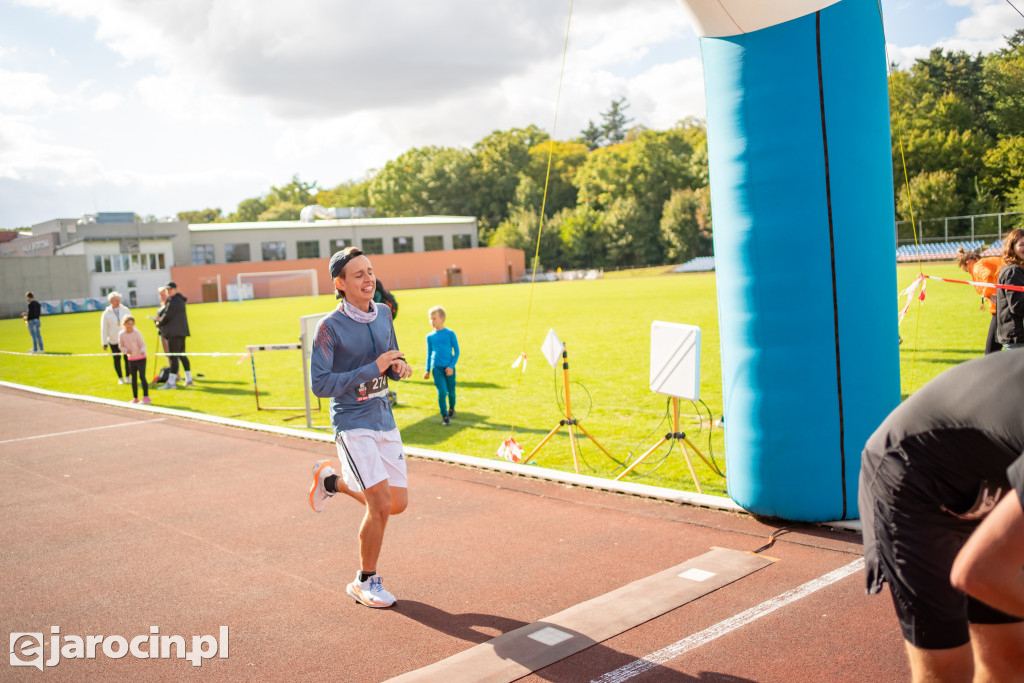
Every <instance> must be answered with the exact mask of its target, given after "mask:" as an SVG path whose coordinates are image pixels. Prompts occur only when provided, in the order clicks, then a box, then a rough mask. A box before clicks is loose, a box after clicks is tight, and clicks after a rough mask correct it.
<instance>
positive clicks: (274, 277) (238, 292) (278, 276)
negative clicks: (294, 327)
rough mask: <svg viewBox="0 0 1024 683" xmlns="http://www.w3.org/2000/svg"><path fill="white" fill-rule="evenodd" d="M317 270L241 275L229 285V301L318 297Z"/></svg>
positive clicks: (275, 271) (276, 271)
mask: <svg viewBox="0 0 1024 683" xmlns="http://www.w3.org/2000/svg"><path fill="white" fill-rule="evenodd" d="M318 293H319V286H318V282H317V276H316V270H315V269H312V268H310V269H308V270H270V271H266V272H263V273H239V274H238V275H236V276H235V282H234V283H231V284H228V299H229V300H231V301H244V300H246V299H276V298H278V297H283V296H317V294H318Z"/></svg>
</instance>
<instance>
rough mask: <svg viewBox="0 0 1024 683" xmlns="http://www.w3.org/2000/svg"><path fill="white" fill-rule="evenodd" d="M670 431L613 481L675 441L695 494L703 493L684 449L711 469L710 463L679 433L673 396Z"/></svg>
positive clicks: (676, 407)
mask: <svg viewBox="0 0 1024 683" xmlns="http://www.w3.org/2000/svg"><path fill="white" fill-rule="evenodd" d="M672 430H673V431H672V432H670V433H668V434H666V435H665V436H663V437H662V438H661V441H659V442H658V443H656V444H654V445H653V446H651V447H650V448H649V449H648V450H647V452H646V453H644V454H643V455H641V456H640V457H639V458H637V459H636V461H635V462H634V463H633V464H632V465H630V466H629V467H627V468H626V469H625V470H623V472H622V474H620V475H619V476H617V477H615V481H618V480H619V479H622V478H623V477H624V476H626V475H627V474H629V473H630V472H632V471H633V469H634V468H635V467H636V466H637V465H639V464H640V463H641V462H643V461H644V459H645V458H646V457H647V456H649V455H650V454H651V453H653V452H654V451H656V450H658V449H659V448H661V447H662V446H664V445H665V444H666V443H668V442H669V441H672V440H673V439H675V440H676V441H678V442H679V447H680V448H681V449H682V451H683V457H684V458H686V466H687V467H689V468H690V476H691V477H693V483H694V484H695V485H696V486H697V493H704V492H703V491H702V490H701V488H700V480H699V479H697V473H696V472H695V471H694V469H693V462H692V461H691V460H690V454H689V453H688V452H687V450H686V447H687V446H689V447H690V448H692V449H693V452H694V453H696V454H697V455H699V456H700V459H701V460H703V461H704V462H705V463H706V464H707V466H708V467H711V463H709V462H708V459H707V458H705V457H704V454H703V453H701V452H700V451H699V450H697V447H696V446H694V445H693V444H692V443H691V442H690V440H689V439H687V438H686V434H685V433H684V432H681V431H679V399H678V398H676V397H675V396H673V397H672ZM712 469H714V468H712Z"/></svg>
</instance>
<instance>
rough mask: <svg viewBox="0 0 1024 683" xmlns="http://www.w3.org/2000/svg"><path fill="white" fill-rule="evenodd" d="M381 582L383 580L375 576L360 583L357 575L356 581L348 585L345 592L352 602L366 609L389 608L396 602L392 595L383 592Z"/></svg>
mask: <svg viewBox="0 0 1024 683" xmlns="http://www.w3.org/2000/svg"><path fill="white" fill-rule="evenodd" d="M382 581H383V579H381V577H380V576H378V575H376V574H374V575H373V576H371V577H370V578H368V579H367V580H366V581H360V580H359V575H358V574H356V580H355V581H353V582H352V583H350V584H349V585H348V588H346V589H345V592H346V593H348V594H349V595H350V596H351V597H352V599H353V600H355V601H356V602H358V603H360V604H362V605H366V606H367V607H375V608H377V609H380V608H384V607H391V606H392V605H394V604H395V603H396V602H397V600H395V596H394V595H392V594H391V593H388V592H387V591H386V590H384V585H383V584H382Z"/></svg>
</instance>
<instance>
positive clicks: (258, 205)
mask: <svg viewBox="0 0 1024 683" xmlns="http://www.w3.org/2000/svg"><path fill="white" fill-rule="evenodd" d="M266 210H267V205H266V204H264V203H263V200H262V199H261V198H259V197H252V198H250V199H243V200H242V201H240V202H239V203H238V209H237V210H236V211H235V212H234V213H232V214H229V215H228V217H227V219H226V220H228V221H229V222H232V223H255V222H256V221H258V220H259V219H260V214H261V213H263V212H264V211H266Z"/></svg>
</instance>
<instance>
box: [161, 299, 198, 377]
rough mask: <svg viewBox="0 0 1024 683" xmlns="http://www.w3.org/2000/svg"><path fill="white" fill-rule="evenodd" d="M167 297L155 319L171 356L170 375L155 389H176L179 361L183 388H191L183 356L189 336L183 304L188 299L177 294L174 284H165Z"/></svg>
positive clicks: (190, 375)
mask: <svg viewBox="0 0 1024 683" xmlns="http://www.w3.org/2000/svg"><path fill="white" fill-rule="evenodd" d="M167 295H168V296H167V305H166V306H165V307H164V311H163V313H161V314H160V317H159V318H157V320H156V324H157V327H159V328H160V335H161V336H162V337H163V338H165V339H166V340H167V353H169V354H172V355H171V357H170V358H171V360H170V366H171V373H170V374H169V375H168V376H167V383H166V384H164V385H162V386H159V387H157V388H158V389H177V388H178V363H179V361H180V363H181V367H182V369H183V370H184V371H185V386H186V387H190V386H192V369H191V366H190V365H189V362H188V358H187V357H186V356H185V337H188V336H189V331H188V314H187V313H186V312H185V302H186V301H188V299H186V298H185V297H184V296H182V295H181V294H179V293H178V285H177V284H175V283H174V282H168V283H167ZM178 354H180V355H178Z"/></svg>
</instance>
